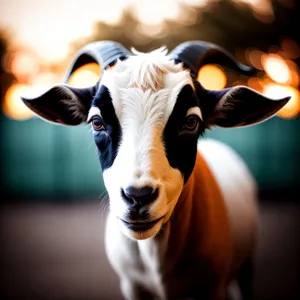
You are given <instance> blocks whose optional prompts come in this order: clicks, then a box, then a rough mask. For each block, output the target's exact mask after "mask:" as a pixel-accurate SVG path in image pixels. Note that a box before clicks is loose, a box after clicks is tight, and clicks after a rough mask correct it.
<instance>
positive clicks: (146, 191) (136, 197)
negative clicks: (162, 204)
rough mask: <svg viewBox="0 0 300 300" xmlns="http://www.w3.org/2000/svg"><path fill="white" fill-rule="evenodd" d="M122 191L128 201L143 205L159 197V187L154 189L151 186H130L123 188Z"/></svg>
mask: <svg viewBox="0 0 300 300" xmlns="http://www.w3.org/2000/svg"><path fill="white" fill-rule="evenodd" d="M121 193H122V196H123V198H124V200H125V201H126V202H128V203H131V204H138V205H141V206H142V205H146V204H148V203H150V202H153V201H154V200H156V198H157V197H158V188H157V189H155V190H154V189H153V187H151V186H144V187H139V188H136V187H133V186H130V187H128V188H126V189H125V190H123V189H122V192H121Z"/></svg>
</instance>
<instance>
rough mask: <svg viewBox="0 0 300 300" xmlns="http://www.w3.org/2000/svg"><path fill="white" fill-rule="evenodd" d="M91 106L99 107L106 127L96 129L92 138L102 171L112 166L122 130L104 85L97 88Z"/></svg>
mask: <svg viewBox="0 0 300 300" xmlns="http://www.w3.org/2000/svg"><path fill="white" fill-rule="evenodd" d="M92 106H96V107H98V108H99V109H100V111H101V115H102V117H103V125H104V126H105V127H106V130H103V131H96V132H95V133H94V140H95V143H96V145H97V147H98V152H99V159H100V163H101V167H102V171H104V170H105V169H107V168H110V167H111V166H112V164H113V162H114V160H115V158H116V156H117V153H118V148H119V144H120V140H121V136H122V130H121V126H120V122H119V120H118V118H117V115H116V112H115V109H114V106H113V103H112V99H111V96H110V93H109V90H108V88H107V87H106V86H103V85H102V86H101V88H100V89H99V90H98V92H97V93H96V95H95V97H94V100H93V102H92Z"/></svg>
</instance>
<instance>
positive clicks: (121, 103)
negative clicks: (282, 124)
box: [23, 41, 289, 239]
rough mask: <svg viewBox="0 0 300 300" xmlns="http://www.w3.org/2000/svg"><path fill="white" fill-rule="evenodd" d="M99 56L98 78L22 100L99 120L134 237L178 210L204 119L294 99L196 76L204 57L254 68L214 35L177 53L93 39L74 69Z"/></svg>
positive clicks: (233, 121) (233, 120)
mask: <svg viewBox="0 0 300 300" xmlns="http://www.w3.org/2000/svg"><path fill="white" fill-rule="evenodd" d="M91 61H96V62H98V63H99V65H100V67H101V69H102V77H101V79H100V81H99V82H98V83H97V84H96V85H95V86H93V87H91V88H84V89H77V88H73V87H70V86H68V85H57V86H55V87H53V88H51V89H50V90H49V91H47V92H46V93H44V94H43V95H41V96H39V97H37V98H33V99H23V101H24V102H25V104H26V105H27V106H28V107H29V108H30V109H32V110H33V111H34V112H36V113H37V114H38V115H40V116H41V117H43V118H45V119H47V120H48V121H51V122H55V123H60V124H64V125H78V124H80V123H83V122H88V123H91V126H92V129H93V135H94V140H95V143H96V145H97V148H98V150H99V158H100V163H101V166H102V171H103V177H104V182H105V185H106V188H107V191H108V194H109V197H110V208H111V211H112V213H113V215H114V216H115V217H116V218H118V220H119V223H120V226H121V229H122V230H123V232H124V233H125V234H126V235H127V236H129V237H131V238H134V239H145V238H149V237H151V236H154V235H155V234H157V233H158V232H159V230H160V229H161V227H162V225H163V224H164V223H165V222H167V220H168V219H169V218H170V216H171V214H172V211H173V209H174V207H175V205H176V203H177V200H178V198H179V196H180V193H181V192H182V189H183V186H184V184H185V182H186V181H187V180H188V178H189V176H190V174H191V172H192V170H193V168H194V164H195V159H196V153H197V140H198V137H199V135H200V134H201V133H202V132H203V131H204V130H205V129H206V128H208V127H210V126H213V125H219V126H222V127H236V126H244V125H251V124H254V123H257V122H261V121H263V120H265V119H266V118H269V117H270V116H272V115H273V114H275V113H276V112H277V111H278V110H279V109H280V108H281V107H283V106H284V105H285V104H286V102H287V101H288V99H289V98H284V99H279V100H271V99H268V98H266V97H264V96H263V95H261V94H259V93H257V92H255V91H253V90H251V89H249V88H247V87H243V86H237V87H233V88H228V89H224V90H221V91H209V90H206V89H204V88H203V87H202V86H201V85H200V83H199V82H197V81H196V79H195V78H196V75H197V73H198V71H199V68H200V67H201V66H202V65H204V64H205V63H208V62H210V63H219V64H223V65H227V66H228V67H231V68H233V69H235V70H238V71H240V72H243V73H246V74H250V73H251V71H252V69H251V68H249V67H246V66H244V65H242V64H239V63H238V62H236V61H235V60H234V58H233V57H232V56H231V55H230V54H228V53H227V52H226V51H224V50H223V49H221V48H219V47H217V46H216V45H213V44H210V43H206V42H200V41H195V42H187V43H184V44H181V45H179V46H178V47H177V48H175V49H174V50H173V51H172V52H171V53H170V54H169V55H167V50H165V49H164V48H161V49H158V50H155V51H153V52H151V53H146V54H144V53H137V52H136V51H133V53H131V52H129V51H128V50H126V49H125V48H124V47H123V46H121V45H120V44H117V43H115V42H109V41H105V42H98V43H92V44H90V45H88V46H86V47H85V48H83V50H82V51H81V52H80V53H79V54H78V56H77V58H76V59H75V61H74V63H73V65H72V67H71V69H70V71H69V73H68V76H67V78H68V77H69V76H70V75H71V74H72V72H73V71H74V70H76V69H77V68H78V67H80V66H82V65H84V64H85V63H87V62H91ZM111 65H114V67H113V68H108V67H109V66H111Z"/></svg>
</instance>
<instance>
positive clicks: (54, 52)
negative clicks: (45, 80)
mask: <svg viewBox="0 0 300 300" xmlns="http://www.w3.org/2000/svg"><path fill="white" fill-rule="evenodd" d="M213 1H216V0H77V1H76V0H75V1H74V0H0V27H8V28H10V29H12V30H11V32H12V34H13V36H14V40H16V41H18V42H21V43H24V44H25V45H28V46H30V47H31V48H33V49H34V50H35V51H36V52H37V53H38V54H39V55H40V56H41V57H42V58H45V59H47V60H52V61H53V60H54V61H55V60H59V59H63V58H64V57H65V55H66V54H67V51H68V44H69V43H70V42H71V41H73V40H75V39H77V38H79V37H82V36H85V35H89V34H90V33H91V32H92V25H93V24H94V23H95V22H96V21H99V20H102V21H107V22H110V23H116V22H118V20H119V18H120V16H121V14H122V12H123V10H124V8H127V7H130V9H131V10H133V11H134V12H135V13H136V15H137V17H138V19H139V20H140V21H142V22H144V23H146V24H158V23H161V22H162V21H163V20H164V19H165V18H169V19H176V18H178V17H179V15H180V6H179V5H180V4H182V3H184V4H187V5H193V6H203V5H205V4H206V3H207V2H213ZM232 1H235V2H245V3H248V4H250V5H252V6H254V7H257V6H258V5H260V4H262V3H268V2H269V1H270V0H232Z"/></svg>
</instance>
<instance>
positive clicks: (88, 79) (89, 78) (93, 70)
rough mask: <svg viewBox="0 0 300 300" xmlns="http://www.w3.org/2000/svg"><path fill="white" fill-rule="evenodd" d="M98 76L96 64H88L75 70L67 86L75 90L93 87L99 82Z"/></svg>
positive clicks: (98, 69) (98, 68) (99, 73)
mask: <svg viewBox="0 0 300 300" xmlns="http://www.w3.org/2000/svg"><path fill="white" fill-rule="evenodd" d="M100 75H101V72H100V67H99V65H98V64H96V63H89V64H86V65H84V66H82V67H80V68H79V69H77V70H76V71H75V72H74V73H73V74H72V75H71V77H70V79H69V81H68V84H69V85H71V86H73V87H77V88H85V87H89V86H93V85H95V84H96V83H97V81H98V80H99V78H100Z"/></svg>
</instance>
